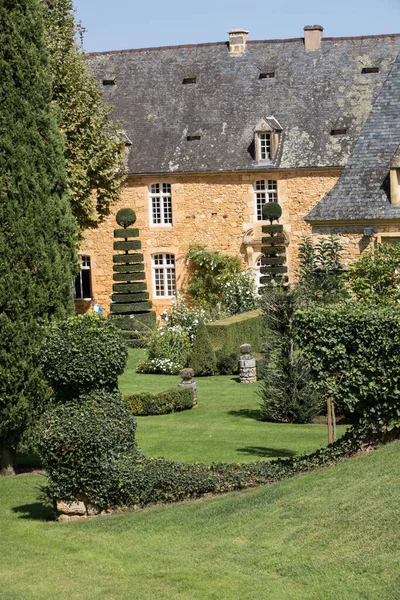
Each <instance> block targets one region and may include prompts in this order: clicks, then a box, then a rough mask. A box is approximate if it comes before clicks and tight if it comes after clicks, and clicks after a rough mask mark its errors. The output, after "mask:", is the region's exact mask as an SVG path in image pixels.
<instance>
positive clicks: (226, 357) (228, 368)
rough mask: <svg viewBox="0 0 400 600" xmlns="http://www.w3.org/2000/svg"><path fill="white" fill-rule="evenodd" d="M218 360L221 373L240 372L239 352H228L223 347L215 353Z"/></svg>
mask: <svg viewBox="0 0 400 600" xmlns="http://www.w3.org/2000/svg"><path fill="white" fill-rule="evenodd" d="M215 358H216V361H217V371H218V373H219V374H220V375H234V374H236V373H237V372H238V361H239V357H238V354H236V353H235V352H231V353H230V354H228V353H227V352H226V351H225V350H224V349H223V348H221V349H220V350H217V351H216V353H215Z"/></svg>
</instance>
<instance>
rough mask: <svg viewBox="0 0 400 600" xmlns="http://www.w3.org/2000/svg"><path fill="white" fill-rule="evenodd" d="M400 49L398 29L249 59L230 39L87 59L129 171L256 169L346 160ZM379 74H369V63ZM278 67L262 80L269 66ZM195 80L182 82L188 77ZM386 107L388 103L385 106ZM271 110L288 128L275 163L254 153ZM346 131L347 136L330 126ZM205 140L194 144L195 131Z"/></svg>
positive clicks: (275, 44) (259, 44)
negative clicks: (118, 124)
mask: <svg viewBox="0 0 400 600" xmlns="http://www.w3.org/2000/svg"><path fill="white" fill-rule="evenodd" d="M399 51H400V35H386V36H372V37H361V38H336V39H334V38H325V39H324V40H323V41H322V44H321V49H320V50H318V51H315V52H307V53H306V52H305V50H304V42H303V39H302V38H301V39H294V40H269V41H254V42H251V41H250V42H248V44H247V48H246V51H245V53H244V55H243V56H242V57H232V56H230V55H229V48H228V45H227V44H226V43H215V44H199V45H196V46H177V47H169V48H150V49H143V50H133V51H129V50H128V51H124V50H122V51H113V52H105V53H97V54H90V55H88V60H89V61H90V64H91V67H92V69H93V72H94V73H95V75H96V76H97V78H98V79H99V81H100V82H101V81H102V80H103V79H114V78H115V85H113V86H106V87H105V88H104V93H105V98H106V100H107V101H108V102H110V103H111V104H113V105H114V116H115V117H119V118H122V119H123V121H124V128H125V130H126V134H127V136H128V137H129V139H130V140H131V141H132V146H131V147H130V152H129V162H128V165H129V172H130V173H131V174H141V173H154V174H156V173H159V174H162V173H173V172H184V173H190V172H192V173H193V172H215V171H252V170H257V171H258V170H266V171H268V170H271V169H273V170H276V169H297V168H315V167H328V166H344V165H345V164H346V161H347V159H348V156H349V155H350V152H351V150H352V148H353V146H354V143H355V140H356V139H357V137H358V135H359V133H360V131H361V129H362V127H363V125H364V123H365V121H366V119H367V117H368V115H369V113H370V110H371V106H372V104H373V102H374V100H375V98H376V96H377V95H378V93H379V90H380V89H381V87H382V84H383V83H384V81H385V79H386V77H387V74H388V72H389V70H390V68H391V66H392V64H393V61H394V60H395V57H396V56H397V54H398V53H399ZM375 65H378V66H379V73H374V74H367V75H362V74H361V69H362V67H365V66H375ZM272 70H273V71H275V77H274V78H271V79H263V80H262V79H261V80H260V79H259V74H260V72H262V71H272ZM189 76H190V77H193V76H196V77H197V83H196V84H189V85H183V84H182V80H183V78H184V77H189ZM382 106H383V105H382ZM272 115H273V116H274V117H275V118H276V119H277V120H278V122H279V123H280V124H281V125H282V127H283V136H282V143H281V144H280V146H281V147H280V149H279V152H278V154H277V159H276V162H275V163H273V164H263V165H259V164H257V163H256V162H255V160H254V157H253V156H252V141H253V137H254V129H255V128H256V126H257V124H258V123H259V122H260V120H261V119H262V118H263V117H268V116H272ZM340 127H346V128H347V133H346V135H341V136H340V135H338V136H331V135H330V132H331V129H334V128H336V129H337V128H340ZM198 130H201V140H199V141H194V142H188V141H187V135H188V132H194V131H198Z"/></svg>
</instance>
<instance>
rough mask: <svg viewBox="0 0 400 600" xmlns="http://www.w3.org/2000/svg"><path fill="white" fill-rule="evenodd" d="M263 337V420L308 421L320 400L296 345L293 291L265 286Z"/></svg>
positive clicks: (296, 298) (296, 302) (313, 415)
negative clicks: (264, 335)
mask: <svg viewBox="0 0 400 600" xmlns="http://www.w3.org/2000/svg"><path fill="white" fill-rule="evenodd" d="M261 304H262V309H263V314H264V325H265V328H266V331H267V335H266V337H265V365H266V366H265V368H264V373H263V387H262V390H261V396H262V399H263V402H262V404H261V407H260V408H261V414H262V416H263V418H264V419H265V420H266V421H275V422H279V423H310V422H311V421H312V419H313V418H314V417H315V416H316V415H317V414H318V410H319V406H320V402H319V398H318V395H317V394H316V392H315V391H314V388H312V387H311V382H310V371H309V368H308V364H307V362H306V361H305V360H304V358H303V355H302V353H301V352H300V351H299V349H298V348H297V347H296V346H295V328H294V318H295V311H296V309H297V307H298V304H299V294H298V292H297V291H296V290H291V289H285V288H283V287H282V286H279V287H275V288H273V287H267V288H266V289H265V290H264V293H263V298H262V302H261Z"/></svg>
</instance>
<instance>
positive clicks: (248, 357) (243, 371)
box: [239, 344, 257, 383]
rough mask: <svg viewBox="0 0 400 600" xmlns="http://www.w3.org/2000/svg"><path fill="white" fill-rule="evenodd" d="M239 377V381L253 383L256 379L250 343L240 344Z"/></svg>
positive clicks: (254, 361)
mask: <svg viewBox="0 0 400 600" xmlns="http://www.w3.org/2000/svg"><path fill="white" fill-rule="evenodd" d="M239 378H240V383H254V382H255V381H257V372H256V359H255V358H254V356H253V355H252V353H251V344H242V345H241V346H240V359H239Z"/></svg>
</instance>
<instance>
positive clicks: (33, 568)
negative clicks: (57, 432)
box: [0, 443, 400, 600]
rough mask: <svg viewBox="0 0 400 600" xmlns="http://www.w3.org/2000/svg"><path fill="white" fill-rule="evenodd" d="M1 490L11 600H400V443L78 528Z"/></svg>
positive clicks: (25, 496) (29, 484) (20, 493)
mask: <svg viewBox="0 0 400 600" xmlns="http://www.w3.org/2000/svg"><path fill="white" fill-rule="evenodd" d="M42 482H43V477H41V476H39V475H23V476H19V477H15V478H3V479H0V531H1V536H0V553H1V557H2V559H1V561H0V582H1V584H0V598H2V599H3V598H4V599H5V600H6V599H7V600H25V599H40V600H47V599H51V600H58V599H59V600H65V598H68V599H75V598H76V599H83V600H91V599H93V600H124V599H127V600H128V599H129V600H130V599H131V598H135V600H154V599H156V598H163V599H164V600H169V599H171V600H193V599H196V600H202V599H205V600H214V599H215V600H221V599H225V600H229V599H232V600H236V599H237V598H240V599H241V600H250V599H251V600H252V599H254V600H259V599H268V600H269V599H271V600H396V599H399V598H400V581H399V573H400V553H399V550H400V548H399V536H398V523H399V522H400V502H399V498H400V443H393V444H390V445H388V446H386V447H383V448H380V449H379V450H378V451H376V452H374V453H371V454H369V455H365V456H361V457H357V458H354V459H351V460H349V461H347V462H345V463H342V464H338V465H336V466H334V467H332V468H330V469H328V470H321V471H317V472H314V473H311V474H308V475H304V476H302V477H297V478H295V479H292V480H290V481H285V482H282V483H279V484H275V485H272V486H268V487H264V488H259V489H255V490H251V491H246V492H240V493H232V494H227V495H224V496H218V497H212V498H207V499H204V500H200V501H191V502H189V501H188V502H184V503H181V504H177V505H170V506H155V507H151V508H149V509H146V510H144V511H138V512H134V511H129V512H126V513H122V514H119V515H113V516H107V517H99V518H97V519H93V520H87V521H79V522H73V523H63V524H61V523H53V522H46V521H44V520H41V519H43V517H45V513H44V512H43V509H41V507H40V506H39V505H38V504H37V501H36V495H37V486H38V485H39V484H41V483H42Z"/></svg>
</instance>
